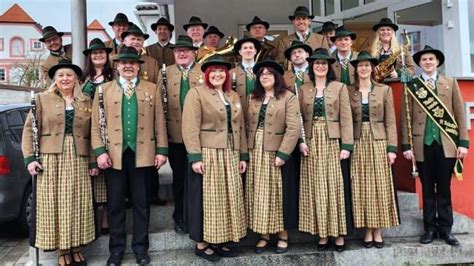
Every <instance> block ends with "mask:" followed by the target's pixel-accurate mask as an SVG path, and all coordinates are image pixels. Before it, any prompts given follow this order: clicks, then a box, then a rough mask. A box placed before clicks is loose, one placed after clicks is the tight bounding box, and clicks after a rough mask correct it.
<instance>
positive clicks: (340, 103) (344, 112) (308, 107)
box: [299, 81, 354, 151]
mask: <svg viewBox="0 0 474 266" xmlns="http://www.w3.org/2000/svg"><path fill="white" fill-rule="evenodd" d="M299 96H300V99H299V100H300V107H301V113H302V114H303V123H304V129H305V133H306V139H307V141H308V140H309V139H311V138H312V137H313V136H312V134H311V132H312V128H313V112H314V98H315V97H316V89H315V88H314V86H313V84H312V83H305V84H303V86H301V88H300V95H299ZM324 108H325V118H326V124H327V133H328V136H329V138H331V139H341V149H344V150H348V151H352V150H353V148H354V134H353V132H354V131H353V125H352V114H351V106H350V101H349V93H348V91H347V87H346V85H345V84H343V83H341V82H338V81H332V82H330V83H329V84H328V86H327V87H326V89H325V90H324Z"/></svg>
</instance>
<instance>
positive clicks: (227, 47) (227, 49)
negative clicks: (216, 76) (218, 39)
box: [196, 36, 237, 64]
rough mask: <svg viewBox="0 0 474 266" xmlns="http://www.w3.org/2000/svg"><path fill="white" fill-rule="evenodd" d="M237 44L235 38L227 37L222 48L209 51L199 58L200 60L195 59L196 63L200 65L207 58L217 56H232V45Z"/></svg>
mask: <svg viewBox="0 0 474 266" xmlns="http://www.w3.org/2000/svg"><path fill="white" fill-rule="evenodd" d="M236 42H237V39H236V38H235V37H232V36H229V37H227V40H226V41H225V43H224V46H222V47H221V48H217V49H216V50H209V52H207V53H206V54H205V55H203V56H200V58H196V61H197V62H198V63H199V64H202V63H203V62H204V61H206V59H208V58H209V57H211V56H213V55H215V54H218V55H228V54H232V53H233V52H234V45H235V43H236Z"/></svg>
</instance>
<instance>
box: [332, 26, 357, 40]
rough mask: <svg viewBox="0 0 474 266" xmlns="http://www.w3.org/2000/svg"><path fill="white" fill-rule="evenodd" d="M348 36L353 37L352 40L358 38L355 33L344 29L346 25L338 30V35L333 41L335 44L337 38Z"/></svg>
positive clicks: (333, 37)
mask: <svg viewBox="0 0 474 266" xmlns="http://www.w3.org/2000/svg"><path fill="white" fill-rule="evenodd" d="M346 36H349V37H351V40H355V39H356V38H357V35H356V34H355V33H354V32H352V31H350V30H346V28H344V25H343V26H340V27H339V28H337V30H336V35H334V36H332V37H331V41H332V42H335V41H336V39H337V38H342V37H346Z"/></svg>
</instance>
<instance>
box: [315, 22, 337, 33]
mask: <svg viewBox="0 0 474 266" xmlns="http://www.w3.org/2000/svg"><path fill="white" fill-rule="evenodd" d="M335 30H337V24H334V23H333V22H332V21H326V22H324V23H323V27H322V28H321V30H320V31H318V33H319V34H323V33H325V32H330V31H335Z"/></svg>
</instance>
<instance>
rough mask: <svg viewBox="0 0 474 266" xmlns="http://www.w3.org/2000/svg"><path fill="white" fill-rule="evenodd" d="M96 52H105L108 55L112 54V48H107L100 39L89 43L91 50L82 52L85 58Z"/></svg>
mask: <svg viewBox="0 0 474 266" xmlns="http://www.w3.org/2000/svg"><path fill="white" fill-rule="evenodd" d="M94 50H105V52H106V53H108V54H110V52H112V50H113V49H112V48H110V47H107V46H105V44H104V42H103V41H102V40H101V39H99V38H94V39H92V40H91V41H90V42H89V48H87V49H86V50H84V51H82V53H83V54H84V55H85V56H88V55H89V54H90V53H91V52H92V51H94Z"/></svg>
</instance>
